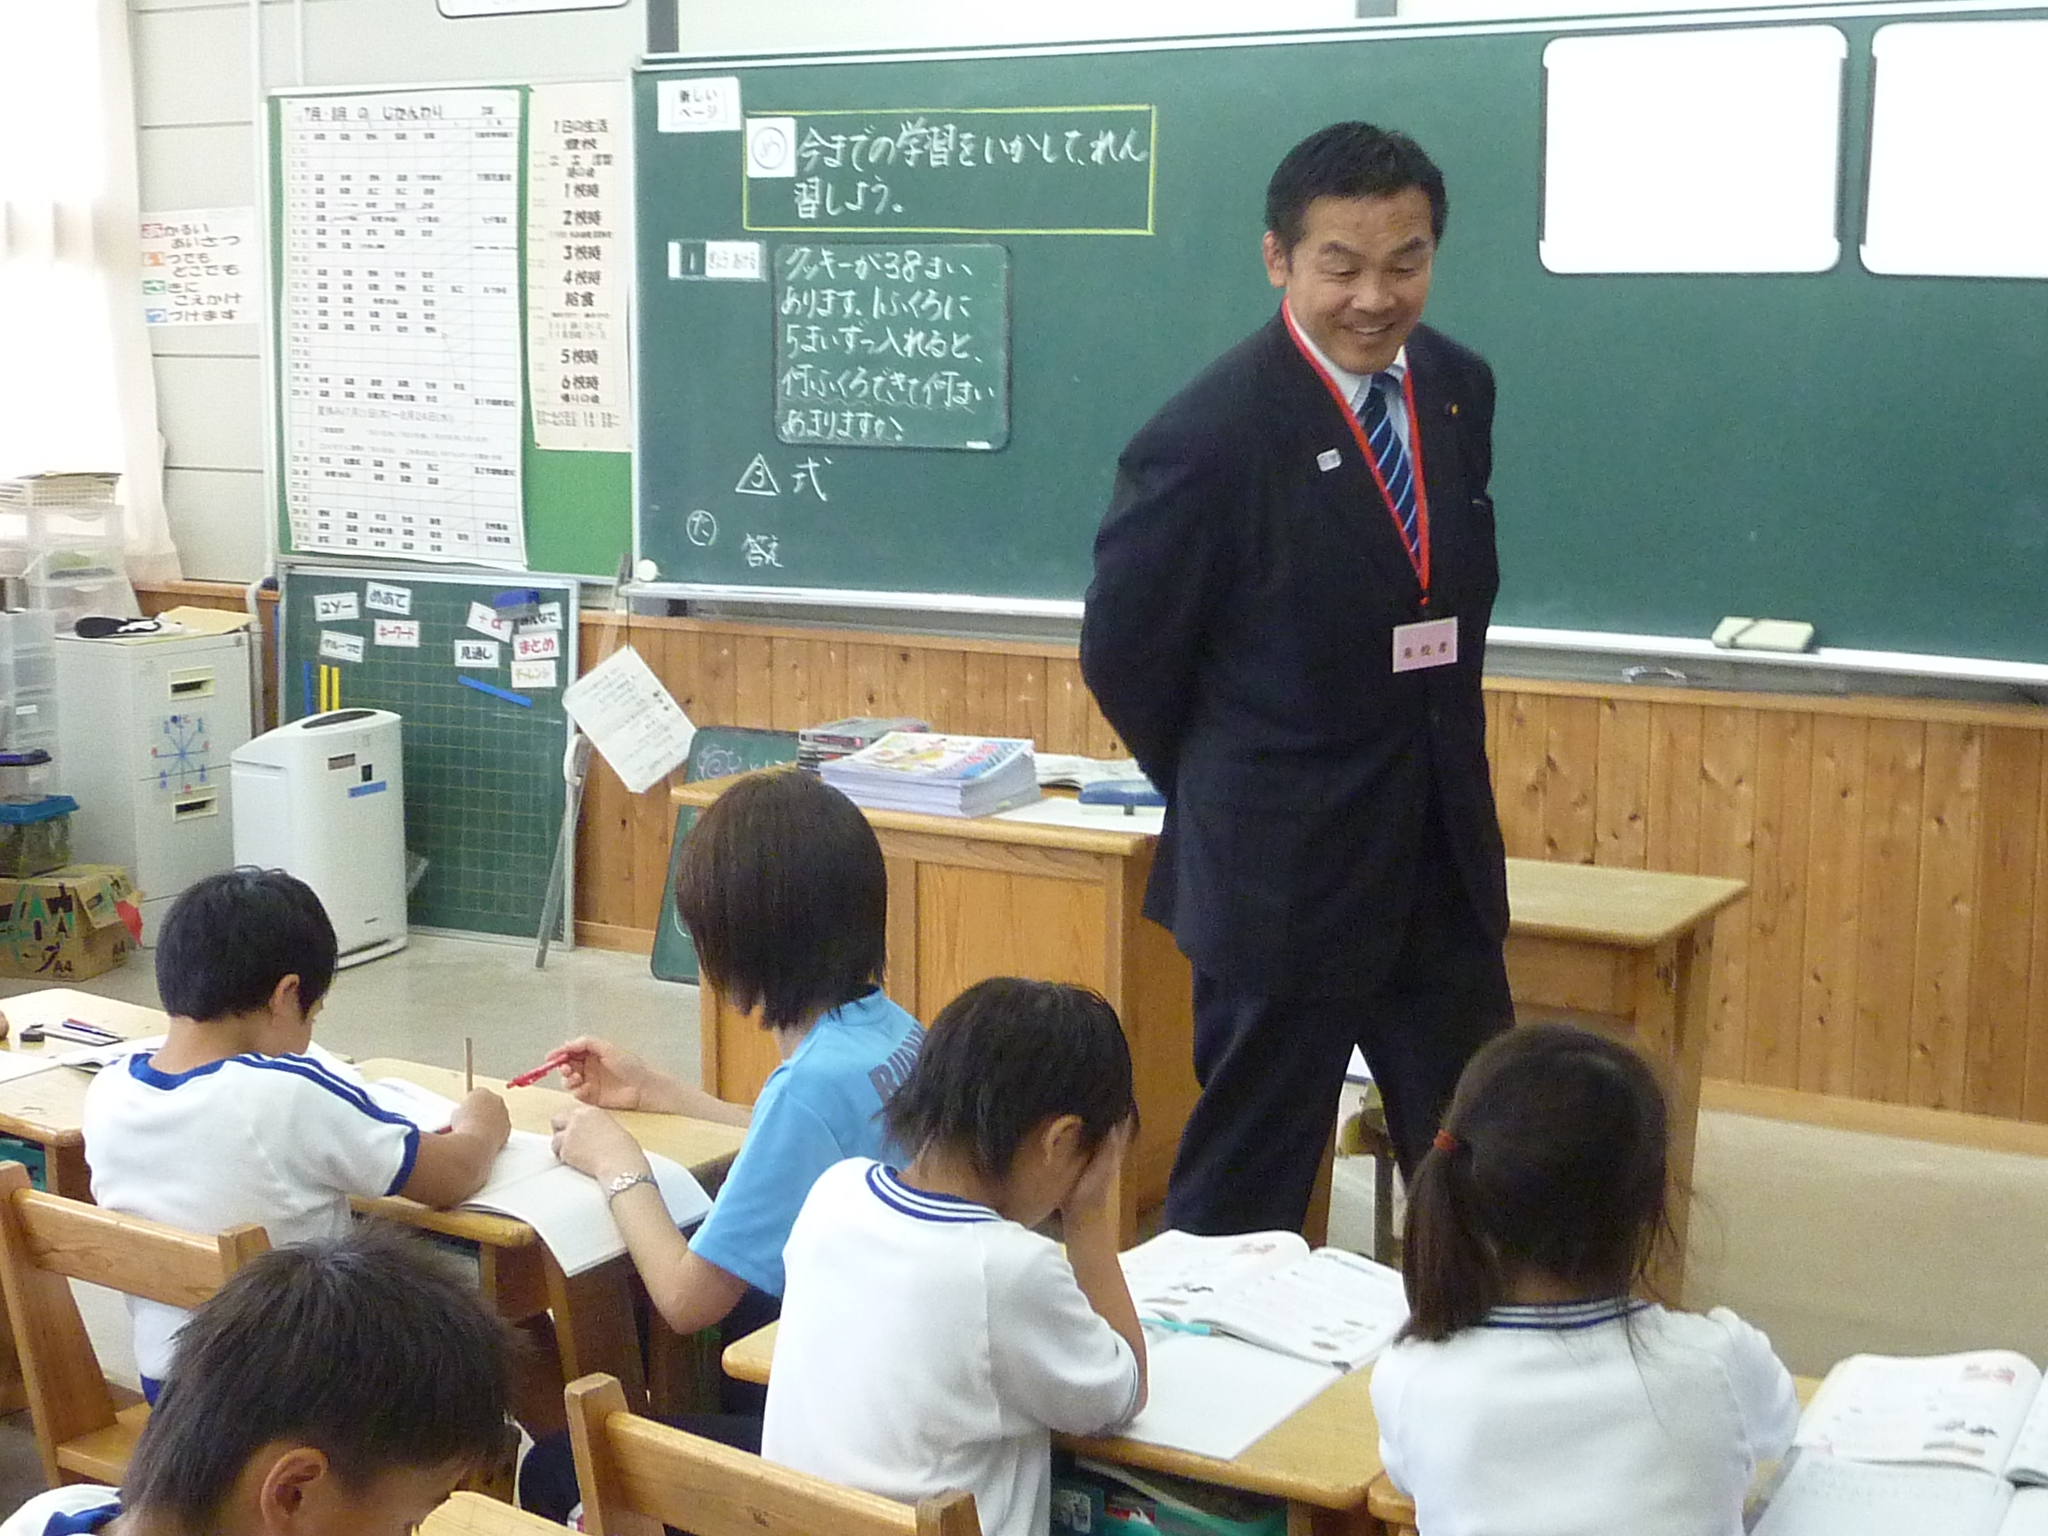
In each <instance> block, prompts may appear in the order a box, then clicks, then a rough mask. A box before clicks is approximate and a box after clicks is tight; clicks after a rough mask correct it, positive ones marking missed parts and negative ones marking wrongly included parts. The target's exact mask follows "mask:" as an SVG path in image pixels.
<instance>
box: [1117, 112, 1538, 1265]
mask: <svg viewBox="0 0 2048 1536" xmlns="http://www.w3.org/2000/svg"><path fill="white" fill-rule="evenodd" d="M1444 211H1445V198H1444V187H1443V177H1442V175H1441V174H1440V173H1439V172H1438V170H1437V168H1436V167H1435V166H1434V165H1433V164H1432V163H1431V162H1430V160H1429V158H1428V156H1427V155H1425V154H1424V153H1423V152H1422V150H1421V148H1420V147H1419V146H1417V145H1416V144H1415V143H1414V141H1413V140H1411V139H1408V138H1406V137H1404V136H1402V135H1400V134H1393V133H1386V132H1382V131H1381V130H1379V129H1377V128H1374V127H1372V126H1370V125H1368V124H1365V123H1339V124H1335V125H1333V126H1332V127H1329V128H1325V129H1323V130H1322V131H1320V132H1319V133H1316V134H1314V135H1312V136H1310V137H1309V138H1308V139H1306V140H1304V141H1303V142H1302V143H1300V144H1299V145H1297V146H1295V148H1294V149H1293V150H1291V151H1290V152H1289V153H1288V155H1287V157H1286V158H1285V159H1284V160H1283V161H1282V162H1281V163H1280V166H1279V168H1278V169H1277V170H1276V171H1275V172H1274V173H1273V179H1272V182H1271V184H1270V185H1269V187H1268V188H1267V194H1266V220H1267V233H1266V236H1265V245H1264V255H1265V263H1266V271H1267V275H1268V277H1269V278H1270V279H1271V281H1272V283H1273V286H1274V287H1276V288H1279V289H1281V290H1283V292H1284V295H1285V299H1284V302H1283V304H1282V305H1281V309H1280V313H1279V314H1277V315H1276V316H1275V317H1274V318H1273V320H1272V321H1271V322H1270V323H1269V324H1267V325H1266V326H1264V327H1263V328H1261V329H1260V330H1259V331H1257V332H1255V333H1254V334H1253V335H1251V336H1250V337H1248V338H1247V339H1246V340H1244V341H1243V342H1241V343H1239V344H1238V345H1237V346H1236V347H1234V348H1232V349H1231V350H1230V351H1229V352H1227V353H1225V354H1224V355H1223V356H1222V357H1221V358H1219V359H1218V360H1217V361H1216V362H1215V363H1213V364H1212V365H1211V366H1210V367H1209V368H1208V370H1207V371H1206V372H1204V373H1203V374H1202V375H1201V376H1200V377H1199V378H1197V379H1196V380H1195V381H1194V382H1193V383H1192V384H1190V385H1188V386H1187V388H1185V389H1184V390H1182V391H1181V392H1180V393H1179V394H1178V395H1176V396H1175V397H1174V398H1173V399H1172V400H1171V401H1169V402H1168V403H1167V404H1166V405H1165V406H1164V407H1163V408H1162V409H1161V410H1160V412H1159V413H1158V415H1156V416H1154V417H1153V418H1152V420H1151V421H1150V422H1148V423H1147V424H1146V425H1145V427H1144V428H1143V429H1142V430H1141V431H1140V432H1139V433H1138V435H1137V436H1136V437H1134V438H1133V439H1132V440H1131V442H1130V445H1129V446H1128V447H1127V448H1126V449H1125V450H1124V453H1123V457H1122V458H1121V460H1120V461H1119V462H1118V467H1117V481H1116V490H1115V495H1114V499H1113V500H1112V502H1111V505H1110V509H1109V513H1108V515H1107V517H1105V518H1104V520H1103V524H1102V529H1101V531H1100V533H1099V534H1098V535H1097V536H1096V541H1095V579H1094V581H1093V583H1092V584H1091V585H1090V587H1089V590H1088V603H1087V612H1086V617H1085V618H1084V619H1083V621H1082V629H1081V666H1082V670H1083V672H1084V674H1085V675H1086V677H1087V680H1088V685H1089V687H1090V688H1092V689H1093V690H1094V693H1095V697H1096V699H1097V701H1098V702H1099V703H1100V704H1101V706H1102V710H1103V713H1104V714H1105V715H1106V716H1107V717H1108V718H1109V721H1110V723H1111V724H1112V725H1113V726H1115V727H1116V729H1117V731H1118V733H1119V734H1120V735H1121V736H1122V737H1123V739H1124V741H1125V742H1126V743H1127V744H1128V745H1129V746H1130V748H1131V751H1132V752H1133V754H1135V756H1136V757H1137V759H1138V761H1139V763H1140V764H1141V765H1143V767H1144V769H1145V771H1146V772H1147V773H1148V774H1149V775H1150V776H1151V778H1152V780H1153V782H1154V783H1155V784H1157V785H1158V786H1159V787H1160V788H1161V789H1162V790H1163V791H1164V792H1165V794H1166V797H1167V810H1166V831H1165V835H1164V836H1163V837H1162V838H1161V840H1160V846H1159V853H1158V858H1157V862H1156V863H1155V866H1154V868H1153V873H1152V883H1151V887H1150V889H1149V890H1148V891H1147V893H1146V912H1147V914H1148V915H1150V916H1151V917H1153V918H1155V919H1156V920H1157V921H1159V922H1161V923H1164V924H1166V925H1167V926H1168V927H1170V928H1171V929H1172V930H1173V932H1174V936H1175V939H1176V940H1177V942H1178V943H1179V945H1180V948H1181V949H1182V950H1183V951H1184V952H1185V953H1186V954H1187V956H1188V958H1189V960H1190V961H1191V962H1192V964H1193V967H1194V1002H1195V1075H1196V1077H1197V1079H1198V1080H1199V1081H1200V1082H1201V1085H1202V1094H1201V1098H1200V1101H1199V1102H1198V1103H1197V1105H1196V1107H1195V1112H1194V1114H1193V1116H1192V1117H1191V1118H1190V1119H1189V1121H1188V1126H1187V1129H1186V1131H1185V1133H1184V1134H1183V1136H1182V1138H1181V1144H1180V1151H1179V1155H1178V1157H1177V1158H1176V1160H1175V1163H1174V1168H1173V1176H1172V1180H1171V1183H1170V1185H1169V1190H1168V1194H1167V1204H1166V1219H1167V1223H1168V1225H1170V1226H1174V1227H1179V1228H1183V1229H1186V1230H1189V1231H1195V1232H1242V1231H1252V1230H1258V1229H1262V1228H1269V1227H1298V1226H1299V1225H1300V1224H1301V1222H1302V1220H1303V1217H1304V1214H1305V1213H1306V1210H1307V1207H1308V1202H1309V1199H1310V1194H1311V1191H1312V1188H1313V1184H1314V1180H1315V1174H1316V1170H1317V1167H1318V1165H1319V1163H1320V1160H1321V1156H1322V1152H1323V1149H1324V1147H1325V1145H1326V1144H1327V1142H1328V1139H1329V1135H1330V1126H1331V1120H1332V1116H1333V1114H1334V1112H1335V1107H1336V1101H1337V1095H1338V1091H1339V1089H1340V1087H1341V1086H1342V1083H1343V1078H1344V1069H1345V1065H1346V1063H1347V1061H1348V1060H1349V1059H1350V1052H1351V1047H1352V1046H1353V1045H1354V1044H1356V1045H1358V1046H1359V1047H1360V1048H1361V1049H1362V1050H1363V1052H1364V1054H1365V1058H1366V1061H1367V1063H1368V1064H1369V1065H1370V1066H1371V1068H1372V1072H1373V1077H1374V1079H1375V1081H1377V1082H1378V1084H1379V1085H1380V1090H1381V1093H1382V1095H1383V1097H1384V1100H1385V1103H1386V1109H1387V1120H1388V1125H1389V1129H1390V1130H1391V1132H1392V1134H1393V1137H1394V1142H1395V1146H1396V1148H1397V1150H1398V1154H1399V1158H1400V1162H1401V1165H1402V1167H1403V1168H1404V1169H1406V1170H1412V1169H1413V1168H1414V1166H1415V1164H1416V1162H1418V1161H1419V1160H1420V1158H1421V1156H1422V1154H1423V1152H1424V1151H1425V1150H1426V1149H1427V1148H1428V1147H1429V1145H1430V1141H1431V1138H1432V1136H1433V1135H1434V1134H1435V1133H1436V1129H1437V1122H1438V1120H1439V1118H1440V1117H1441V1115H1442V1112H1443V1108H1444V1105H1445V1104H1446V1103H1447V1102H1448V1100H1449V1096H1450V1093H1451V1089H1452V1088H1453V1086H1454V1085H1455V1084H1456V1082H1457V1078H1458V1074H1459V1072H1460V1071H1461V1070H1462V1069H1463V1067H1464V1064H1465V1062H1466V1061H1467V1060H1469V1059H1470V1057H1471V1055H1472V1053H1473V1052H1474V1051H1475V1050H1477V1049H1478V1047H1479V1046H1480V1045H1481V1044H1482V1043H1484V1042H1485V1041H1486V1040H1487V1039H1488V1038H1490V1037H1491V1036H1492V1035H1493V1034H1495V1033H1496V1032H1498V1031H1499V1030H1501V1029H1503V1028H1505V1027H1506V1026H1507V1025H1508V1024H1509V1023H1510V1022H1511V1021H1512V1007H1511V1005H1510V1003H1509V1000H1508V987H1507V973H1506V969H1505V966H1504V964H1503V961H1502V954H1501V945H1502V941H1503V939H1504V938H1505V936H1506V933H1507V917H1508V913H1507V882H1506V872H1505V867H1504V865H1503V862H1502V849H1501V837H1500V825H1499V821H1498V819H1497V818H1496V816H1495V813H1494V805H1493V793H1492V789H1491V787H1490V785H1489V782H1488V775H1487V766H1486V716H1485V709H1484V705H1483V701H1482V699H1481V696H1480V687H1479V681H1480V668H1481V660H1482V654H1483V652H1484V649H1485V644H1486V629H1487V622H1488V618H1489V615H1490V614H1491V611H1492V606H1493V598H1494V593H1495V591H1496V590H1497V588H1498V587H1499V568H1498V566H1497V564H1496V561H1495V555H1494V527H1493V506H1492V503H1491V502H1490V501H1489V500H1488V498H1487V479H1488V476H1489V474H1490V473H1491V470H1492V453H1493V441H1492V431H1493V374H1492V372H1491V370H1490V369H1488V367H1487V366H1486V363H1485V362H1484V361H1483V360H1482V359H1481V358H1480V357H1479V356H1478V355H1477V354H1476V353H1474V352H1471V351H1468V350H1467V349H1466V348H1464V347H1461V346H1459V345H1458V344H1457V343H1456V342H1454V341H1452V340H1450V339H1449V338H1448V337H1446V336H1443V335H1441V334H1439V333H1438V332H1436V331H1433V330H1431V329H1430V328H1429V327H1427V326H1425V325H1422V324H1420V323H1419V322H1420V319H1421V315H1422V308H1423V303H1424V301H1425V300H1426V299H1427V297H1428V294H1429V281H1430V267H1431V261H1432V258H1433V256H1434V254H1435V251H1436V245H1437V241H1438V240H1439V238H1441V236H1442V234H1443V227H1444Z"/></svg>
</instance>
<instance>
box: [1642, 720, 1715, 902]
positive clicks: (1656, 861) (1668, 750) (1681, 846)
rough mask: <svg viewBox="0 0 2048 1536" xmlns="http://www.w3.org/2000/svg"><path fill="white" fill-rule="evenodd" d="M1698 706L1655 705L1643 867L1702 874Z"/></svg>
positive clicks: (1702, 724)
mask: <svg viewBox="0 0 2048 1536" xmlns="http://www.w3.org/2000/svg"><path fill="white" fill-rule="evenodd" d="M1705 728H1706V717H1705V713H1704V711H1703V710H1702V709H1701V708H1700V706H1699V705H1697V704H1672V703H1662V702H1658V701H1656V700H1652V701H1651V703H1650V806H1649V825H1648V826H1647V827H1646V828H1645V829H1644V832H1643V865H1644V867H1645V868H1647V869H1663V870H1669V871H1672V872H1673V873H1675V874H1681V875H1696V874H1698V873H1699V872H1700V740H1701V735H1702V732H1703V731H1704V730H1705Z"/></svg>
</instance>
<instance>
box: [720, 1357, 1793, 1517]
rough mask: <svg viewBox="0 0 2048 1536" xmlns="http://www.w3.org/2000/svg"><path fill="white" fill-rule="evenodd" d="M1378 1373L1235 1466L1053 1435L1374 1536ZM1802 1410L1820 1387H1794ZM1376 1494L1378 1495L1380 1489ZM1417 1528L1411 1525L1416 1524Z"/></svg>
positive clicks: (1345, 1383) (1260, 1443)
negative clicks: (1375, 1384)
mask: <svg viewBox="0 0 2048 1536" xmlns="http://www.w3.org/2000/svg"><path fill="white" fill-rule="evenodd" d="M775 1334H776V1325H775V1324H773V1323H770V1324H769V1325H768V1326H767V1327H766V1328H762V1329H759V1330H757V1331H756V1332H753V1333H750V1334H748V1335H747V1336H746V1337H745V1338H743V1339H739V1340H736V1341H735V1342H733V1343H732V1344H729V1345H727V1346H726V1350H725V1355H724V1365H725V1369H726V1374H728V1375H730V1376H733V1377H735V1378H737V1379H738V1380H740V1381H752V1382H761V1383H765V1382H766V1381H767V1380H768V1376H769V1369H770V1367H771V1366H772V1365H773V1363H774V1359H775ZM1371 1384H1372V1372H1371V1371H1370V1370H1357V1371H1352V1372H1351V1373H1350V1374H1349V1375H1345V1376H1340V1377H1338V1378H1337V1380H1336V1381H1334V1382H1332V1383H1331V1384H1330V1385H1329V1386H1328V1387H1327V1388H1325V1389H1324V1390H1323V1391H1322V1392H1321V1393H1320V1394H1319V1395H1318V1396H1316V1397H1313V1398H1311V1399H1310V1400H1309V1401H1308V1402H1306V1403H1304V1404H1302V1406H1301V1407H1300V1408H1298V1409H1296V1410H1295V1412H1294V1414H1293V1415H1292V1416H1291V1417H1289V1418H1287V1419H1286V1420H1284V1421H1283V1422H1281V1423H1280V1424H1277V1425H1275V1426H1274V1427H1273V1428H1272V1429H1271V1430H1269V1431H1267V1433H1266V1434H1265V1435H1264V1436H1262V1437H1261V1438H1259V1439H1257V1440H1255V1441H1253V1442H1252V1443H1251V1444H1250V1445H1249V1446H1247V1447H1246V1448H1245V1449H1244V1450H1243V1451H1242V1452H1241V1453H1239V1454H1238V1455H1237V1456H1235V1457H1234V1458H1232V1459H1231V1460H1229V1461H1221V1460H1218V1459H1217V1458H1215V1457H1213V1456H1198V1455H1196V1454H1195V1453H1193V1452H1192V1451H1179V1450H1175V1449H1173V1448H1172V1447H1171V1446H1164V1445H1153V1444H1150V1443H1149V1442H1147V1441H1143V1440H1126V1439H1124V1438H1122V1437H1121V1436H1109V1437H1107V1438H1103V1439H1089V1438H1085V1437H1083V1436H1079V1435H1055V1436H1054V1437H1053V1438H1054V1440H1056V1441H1057V1442H1058V1443H1059V1444H1061V1445H1063V1446H1065V1447H1066V1448H1067V1449H1069V1450H1072V1451H1078V1452H1080V1453H1081V1454H1083V1455H1086V1456H1092V1457H1095V1458H1096V1459H1098V1460H1100V1461H1106V1462H1109V1463H1111V1464H1113V1465H1116V1466H1123V1467H1138V1468H1143V1469H1146V1470H1149V1471H1153V1472H1171V1473H1174V1474H1176V1475H1177V1476H1180V1477H1190V1478H1193V1479H1194V1480H1195V1481H1197V1482H1201V1483H1208V1484H1210V1485H1211V1486H1213V1487H1218V1488H1236V1489H1240V1490H1242V1491H1243V1492H1246V1493H1260V1494H1265V1495H1266V1496H1268V1497H1270V1498H1278V1499H1285V1500H1286V1501H1287V1531H1288V1536H1378V1533H1380V1532H1382V1531H1386V1532H1390V1533H1391V1532H1397V1531H1399V1530H1402V1529H1406V1527H1400V1526H1388V1525H1385V1524H1383V1523H1382V1522H1381V1520H1380V1519H1379V1518H1378V1517H1377V1516H1375V1515H1374V1514H1373V1512H1372V1511H1371V1510H1370V1509H1369V1508H1368V1507H1367V1500H1368V1496H1369V1495H1370V1496H1371V1498H1372V1501H1373V1502H1374V1503H1376V1504H1378V1505H1379V1506H1380V1507H1381V1508H1382V1509H1383V1510H1386V1511H1388V1512H1389V1513H1395V1512H1399V1511H1403V1510H1406V1509H1407V1507H1408V1506H1407V1501H1406V1499H1404V1498H1403V1497H1402V1496H1401V1495H1400V1494H1399V1493H1398V1492H1397V1491H1396V1490H1394V1488H1393V1486H1392V1485H1391V1484H1390V1483H1388V1481H1387V1478H1386V1469H1385V1468H1384V1467H1383V1466H1381V1464H1380V1424H1379V1419H1378V1417H1377V1416H1376V1415H1375V1414H1374V1413H1373V1411H1372V1385H1371ZM1793 1385H1794V1387H1795V1388H1797V1390H1798V1393H1799V1401H1800V1403H1801V1404H1802V1405H1804V1404H1806V1403H1810V1402H1812V1401H1813V1394H1814V1393H1815V1392H1816V1391H1818V1390H1819V1389H1820V1382H1819V1381H1818V1380H1816V1379H1812V1378H1808V1377H1795V1378H1793ZM1375 1484H1377V1485H1378V1487H1377V1488H1375V1487H1374V1485H1375ZM1411 1518H1412V1515H1411Z"/></svg>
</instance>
